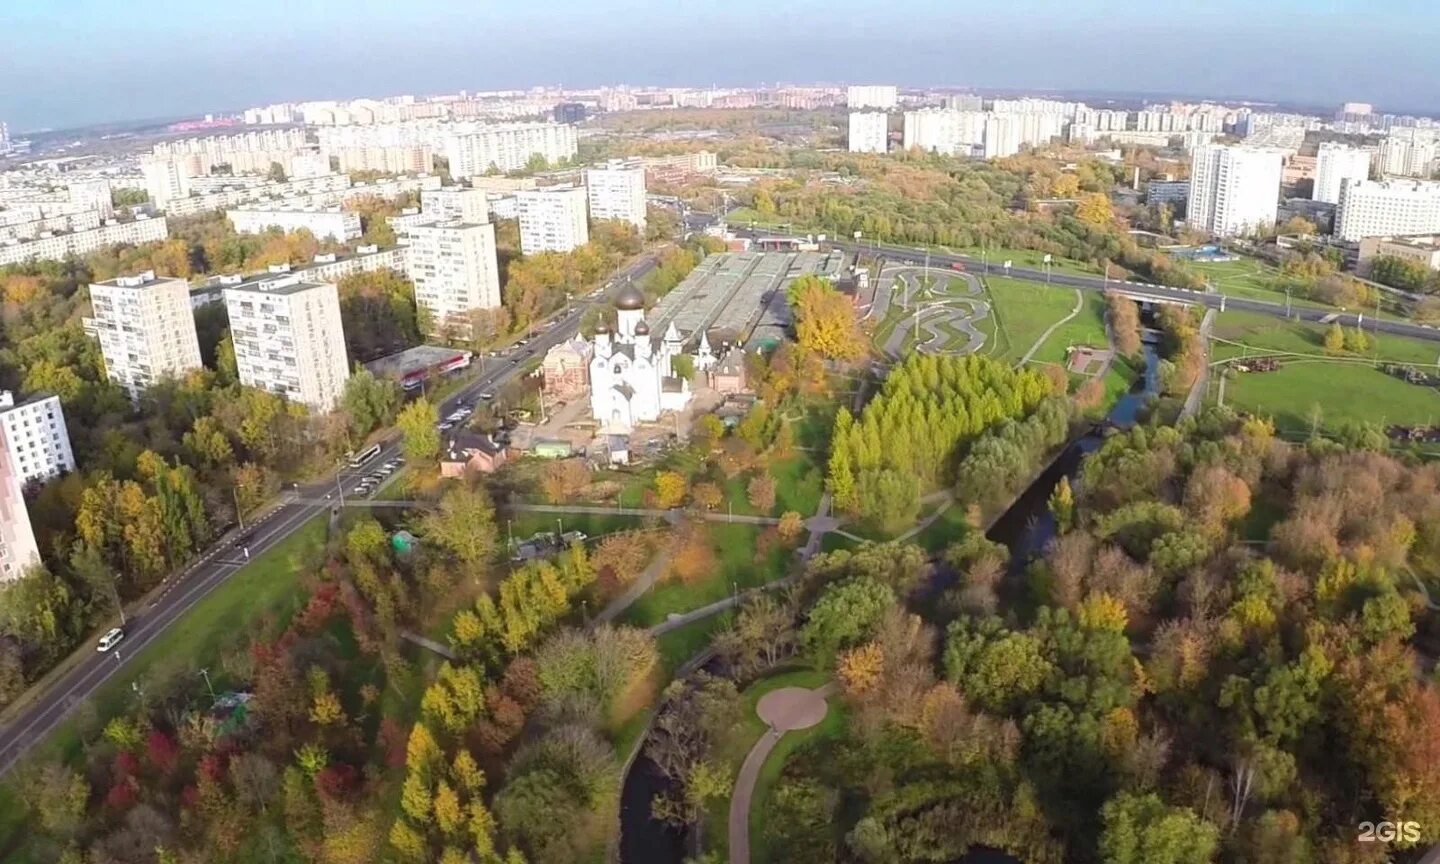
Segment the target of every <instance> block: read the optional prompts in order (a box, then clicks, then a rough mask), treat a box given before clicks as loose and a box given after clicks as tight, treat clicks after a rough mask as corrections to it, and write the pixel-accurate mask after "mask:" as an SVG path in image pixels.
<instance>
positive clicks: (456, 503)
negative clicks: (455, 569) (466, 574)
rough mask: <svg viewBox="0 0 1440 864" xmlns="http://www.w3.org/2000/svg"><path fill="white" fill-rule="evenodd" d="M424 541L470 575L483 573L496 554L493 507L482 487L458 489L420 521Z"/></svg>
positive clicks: (447, 495) (450, 491)
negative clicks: (459, 563) (450, 556)
mask: <svg viewBox="0 0 1440 864" xmlns="http://www.w3.org/2000/svg"><path fill="white" fill-rule="evenodd" d="M420 528H421V531H422V532H423V533H424V535H425V537H426V539H428V540H430V541H431V542H433V543H435V544H436V545H438V546H439V547H440V548H442V549H445V550H447V551H449V552H450V554H452V555H454V556H455V557H456V558H458V559H460V561H461V563H463V564H464V565H465V566H466V568H467V569H468V570H469V571H470V572H471V573H472V574H476V575H478V574H480V573H483V572H484V570H485V568H486V566H487V565H488V564H489V563H490V559H491V557H492V556H493V555H494V554H495V544H496V537H497V532H496V528H495V506H494V505H493V504H492V503H491V502H490V496H489V495H487V494H486V493H485V490H484V489H483V488H478V487H476V488H471V487H464V486H462V487H459V488H456V489H451V490H449V491H448V492H446V493H445V494H444V495H443V496H441V498H440V506H439V507H437V508H436V509H434V510H432V511H430V512H429V513H426V514H425V516H424V517H423V518H422V519H421V522H420Z"/></svg>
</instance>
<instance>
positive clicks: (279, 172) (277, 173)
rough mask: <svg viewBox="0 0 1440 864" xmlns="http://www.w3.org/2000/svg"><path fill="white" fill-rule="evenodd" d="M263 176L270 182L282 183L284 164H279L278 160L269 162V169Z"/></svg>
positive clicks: (283, 179) (283, 180)
mask: <svg viewBox="0 0 1440 864" xmlns="http://www.w3.org/2000/svg"><path fill="white" fill-rule="evenodd" d="M265 177H266V179H268V180H269V181H270V182H271V183H284V182H285V166H283V165H281V164H280V163H279V162H271V163H270V170H269V171H268V172H267V173H266V175H265Z"/></svg>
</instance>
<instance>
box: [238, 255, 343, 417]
mask: <svg viewBox="0 0 1440 864" xmlns="http://www.w3.org/2000/svg"><path fill="white" fill-rule="evenodd" d="M225 311H226V313H227V314H228V315H229V316H230V336H231V339H232V340H233V341H234V343H235V367H236V369H237V370H238V371H239V373H240V383H241V384H243V385H245V386H246V387H254V388H256V389H257V390H268V391H270V392H271V393H278V394H279V395H281V396H284V397H285V398H286V399H289V400H290V401H291V402H298V403H300V404H302V405H306V406H308V407H309V408H311V409H312V410H314V411H316V412H319V413H328V412H330V411H332V410H334V409H335V408H336V407H337V406H338V405H339V404H340V400H341V399H342V398H343V397H344V395H345V382H346V381H348V380H349V379H350V364H349V362H348V360H347V358H346V355H345V329H344V327H343V326H342V325H341V323H340V294H339V291H338V289H337V288H336V287H335V284H334V283H333V282H306V281H304V280H303V279H302V278H301V277H296V276H290V277H282V278H279V279H264V280H261V281H259V282H253V283H250V284H248V285H237V286H235V287H234V288H226V289H225Z"/></svg>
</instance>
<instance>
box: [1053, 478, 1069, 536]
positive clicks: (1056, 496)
mask: <svg viewBox="0 0 1440 864" xmlns="http://www.w3.org/2000/svg"><path fill="white" fill-rule="evenodd" d="M1050 514H1051V515H1052V516H1054V517H1055V530H1057V531H1059V532H1060V533H1061V534H1064V533H1066V532H1067V531H1069V530H1070V529H1071V528H1073V527H1075V494H1074V493H1073V492H1071V491H1070V478H1069V477H1061V478H1060V482H1059V483H1057V484H1056V485H1055V491H1054V492H1051V493H1050Z"/></svg>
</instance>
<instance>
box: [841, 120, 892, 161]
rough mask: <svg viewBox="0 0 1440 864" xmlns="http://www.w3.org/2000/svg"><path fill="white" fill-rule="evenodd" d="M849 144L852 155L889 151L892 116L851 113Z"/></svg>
mask: <svg viewBox="0 0 1440 864" xmlns="http://www.w3.org/2000/svg"><path fill="white" fill-rule="evenodd" d="M849 144H850V152H851V153H884V152H886V151H888V150H889V149H890V115H889V114H886V113H885V112H883V111H851V112H850V138H849Z"/></svg>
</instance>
